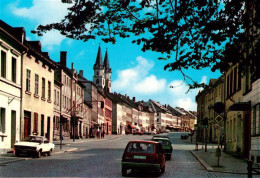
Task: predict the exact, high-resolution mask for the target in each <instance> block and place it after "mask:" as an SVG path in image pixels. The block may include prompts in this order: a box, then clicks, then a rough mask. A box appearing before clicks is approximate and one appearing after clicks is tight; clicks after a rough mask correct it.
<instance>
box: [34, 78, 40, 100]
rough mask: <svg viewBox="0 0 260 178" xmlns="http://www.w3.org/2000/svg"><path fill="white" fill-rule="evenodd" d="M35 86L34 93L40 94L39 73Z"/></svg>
mask: <svg viewBox="0 0 260 178" xmlns="http://www.w3.org/2000/svg"><path fill="white" fill-rule="evenodd" d="M34 80H35V82H34V83H35V87H34V93H35V94H36V95H39V75H38V74H35V79H34Z"/></svg>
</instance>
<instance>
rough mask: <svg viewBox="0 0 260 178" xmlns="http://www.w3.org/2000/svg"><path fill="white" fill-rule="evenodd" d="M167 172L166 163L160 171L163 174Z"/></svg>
mask: <svg viewBox="0 0 260 178" xmlns="http://www.w3.org/2000/svg"><path fill="white" fill-rule="evenodd" d="M164 172H165V165H164V166H163V167H162V168H161V171H160V173H161V174H163V173H164Z"/></svg>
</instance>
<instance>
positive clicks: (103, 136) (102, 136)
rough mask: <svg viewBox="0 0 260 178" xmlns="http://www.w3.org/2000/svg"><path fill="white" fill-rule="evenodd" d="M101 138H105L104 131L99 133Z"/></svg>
mask: <svg viewBox="0 0 260 178" xmlns="http://www.w3.org/2000/svg"><path fill="white" fill-rule="evenodd" d="M101 138H105V131H104V130H103V131H102V133H101Z"/></svg>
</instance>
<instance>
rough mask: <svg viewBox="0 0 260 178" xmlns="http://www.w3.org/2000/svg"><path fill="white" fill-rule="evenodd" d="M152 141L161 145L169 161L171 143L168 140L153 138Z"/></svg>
mask: <svg viewBox="0 0 260 178" xmlns="http://www.w3.org/2000/svg"><path fill="white" fill-rule="evenodd" d="M152 141H155V142H159V143H161V144H162V147H163V153H164V154H165V156H166V159H167V160H170V159H171V157H172V143H171V141H170V140H169V139H168V138H162V137H154V138H153V139H152Z"/></svg>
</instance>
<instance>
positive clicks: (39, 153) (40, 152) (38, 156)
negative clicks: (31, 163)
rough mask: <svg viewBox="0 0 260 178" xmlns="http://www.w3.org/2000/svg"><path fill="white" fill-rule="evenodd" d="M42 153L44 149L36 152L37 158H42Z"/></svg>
mask: <svg viewBox="0 0 260 178" xmlns="http://www.w3.org/2000/svg"><path fill="white" fill-rule="evenodd" d="M41 155H42V150H40V151H37V152H36V158H40V157H41Z"/></svg>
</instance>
